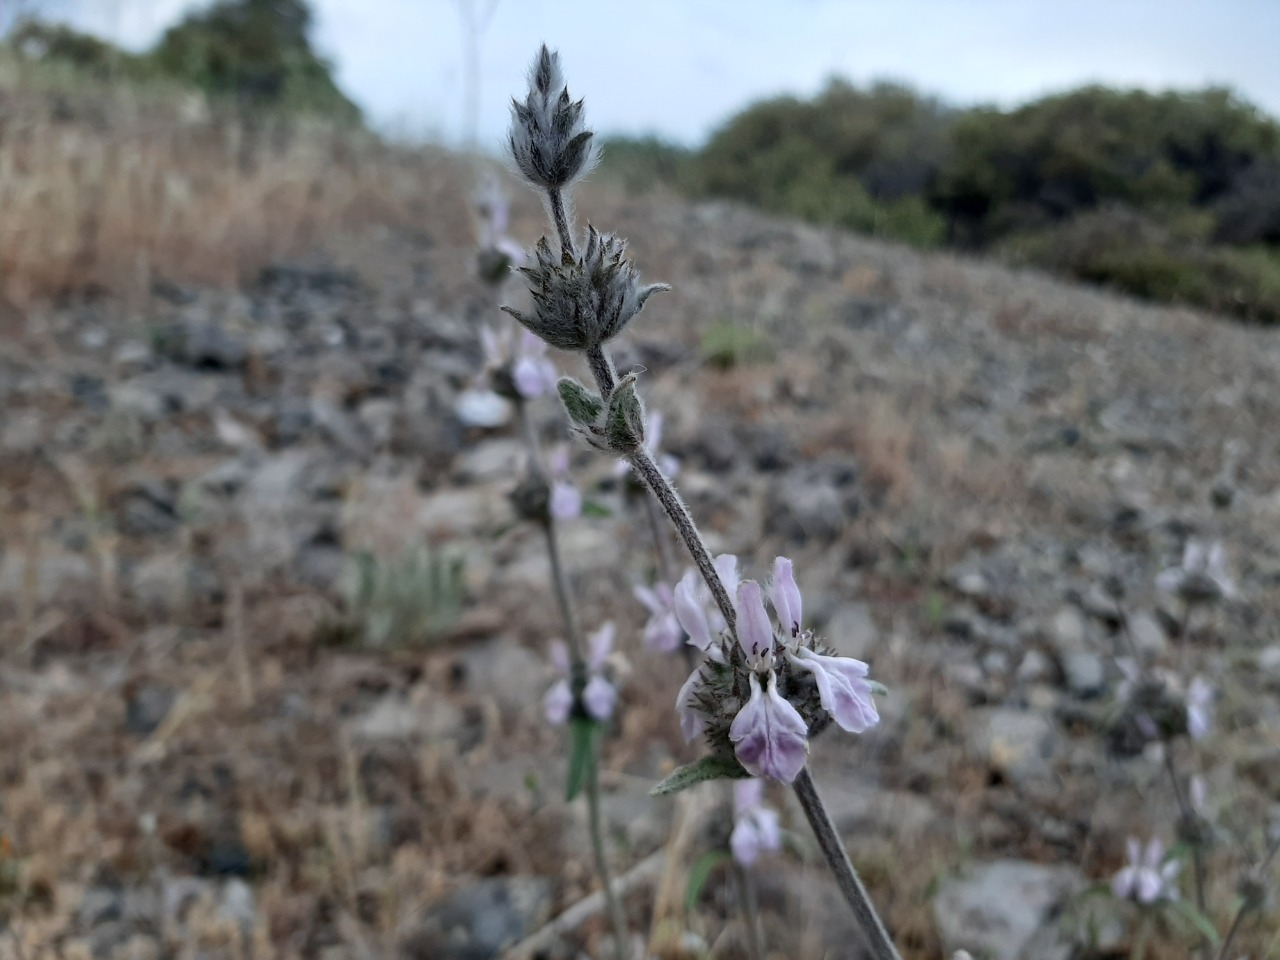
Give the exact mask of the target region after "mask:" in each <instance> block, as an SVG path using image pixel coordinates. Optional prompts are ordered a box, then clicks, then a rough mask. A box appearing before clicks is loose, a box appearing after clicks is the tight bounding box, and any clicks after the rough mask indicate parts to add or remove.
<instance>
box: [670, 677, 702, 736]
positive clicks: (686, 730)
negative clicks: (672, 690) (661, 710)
mask: <svg viewBox="0 0 1280 960" xmlns="http://www.w3.org/2000/svg"><path fill="white" fill-rule="evenodd" d="M701 674H702V670H701V668H696V667H695V668H694V671H693V673H691V674H689V679H688V680H686V681H685V682H684V683H683V684H681V686H680V692H679V693H677V694H676V713H677V714H679V716H680V732H681V733H683V734H684V742H685V743H692V742H693V739H694V738H695V737H696V736H698V734H700V733H702V731H703V730H704V729H706V721H705V720H704V719H703V717H702V711H701V710H699V709H698V706H697V702H696V701H695V700H694V698H693V695H694V693H695V692H696V691H697V689H698V683H699V677H700V676H701Z"/></svg>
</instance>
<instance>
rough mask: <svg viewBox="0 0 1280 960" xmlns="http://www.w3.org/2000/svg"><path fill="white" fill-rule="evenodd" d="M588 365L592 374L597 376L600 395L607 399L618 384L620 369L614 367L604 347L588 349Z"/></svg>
mask: <svg viewBox="0 0 1280 960" xmlns="http://www.w3.org/2000/svg"><path fill="white" fill-rule="evenodd" d="M587 366H588V367H590V368H591V376H593V377H595V380H596V385H597V386H598V387H599V388H600V396H601V397H603V398H604V399H605V400H608V399H609V394H611V393H613V388H614V387H616V386H617V385H618V371H617V370H615V369H614V367H613V360H612V359H611V358H610V357H609V355H608V354H607V353H605V352H604V347H592V348H591V349H589V350H588V351H587Z"/></svg>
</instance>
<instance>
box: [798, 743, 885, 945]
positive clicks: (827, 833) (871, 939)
mask: <svg viewBox="0 0 1280 960" xmlns="http://www.w3.org/2000/svg"><path fill="white" fill-rule="evenodd" d="M792 789H794V790H795V792H796V799H798V800H799V801H800V807H801V809H803V810H804V815H805V817H806V818H807V819H808V821H809V826H810V827H811V828H812V830H813V835H814V836H815V837H816V838H817V840H818V846H819V847H820V848H821V849H822V855H823V857H824V858H825V859H826V861H827V866H829V867H830V868H831V872H832V874H834V876H835V878H836V884H837V885H838V886H839V887H840V892H841V893H842V894H843V895H844V899H845V902H846V903H848V904H849V909H850V910H852V911H853V915H854V917H855V918H856V919H857V921H858V925H859V926H860V927H861V928H862V934H863V936H864V937H865V938H866V941H867V947H868V949H869V950H870V951H871V956H872V957H874V958H875V960H900V958H899V956H898V951H897V950H896V949H895V948H894V946H893V941H892V940H890V939H889V933H888V931H887V930H885V928H884V924H883V923H882V922H881V921H880V916H879V915H878V914H877V913H876V908H875V907H874V906H873V905H872V903H871V898H870V897H869V896H868V895H867V888H866V887H864V886H863V885H862V881H861V880H860V879H859V878H858V872H857V871H856V870H854V869H853V864H852V863H851V862H850V860H849V855H848V854H847V853H846V852H845V849H844V844H843V843H841V842H840V835H839V834H838V833H836V828H835V825H834V824H833V823H832V822H831V817H830V815H829V814H828V813H827V808H826V807H824V806H823V805H822V798H821V797H819V796H818V788H817V787H816V786H814V783H813V778H812V777H810V776H809V769H808V768H807V767H806V768H805V769H803V770H801V771H800V774H799V776H797V777H796V782H795V783H794V784H792Z"/></svg>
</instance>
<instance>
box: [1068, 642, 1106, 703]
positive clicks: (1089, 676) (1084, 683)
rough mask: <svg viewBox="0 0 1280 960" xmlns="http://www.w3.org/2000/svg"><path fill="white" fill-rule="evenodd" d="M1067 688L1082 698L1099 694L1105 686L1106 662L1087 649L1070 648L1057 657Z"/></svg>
mask: <svg viewBox="0 0 1280 960" xmlns="http://www.w3.org/2000/svg"><path fill="white" fill-rule="evenodd" d="M1058 659H1059V661H1060V662H1061V664H1062V676H1063V679H1064V680H1065V681H1066V684H1067V689H1068V690H1070V691H1071V692H1072V693H1073V694H1075V695H1076V696H1077V697H1079V698H1080V699H1082V700H1088V699H1091V698H1093V697H1097V696H1100V695H1101V694H1102V692H1103V691H1104V690H1105V689H1106V686H1107V671H1106V664H1104V663H1103V661H1102V658H1101V657H1099V656H1098V655H1096V654H1093V653H1090V652H1088V651H1087V650H1071V651H1068V652H1066V653H1063V654H1062V655H1061V656H1060V657H1059V658H1058Z"/></svg>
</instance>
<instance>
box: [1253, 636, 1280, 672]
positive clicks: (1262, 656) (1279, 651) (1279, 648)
mask: <svg viewBox="0 0 1280 960" xmlns="http://www.w3.org/2000/svg"><path fill="white" fill-rule="evenodd" d="M1258 670H1259V671H1261V673H1262V674H1263V676H1265V677H1267V678H1268V679H1269V680H1280V643H1273V644H1271V646H1269V647H1263V648H1262V649H1261V650H1259V651H1258Z"/></svg>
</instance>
